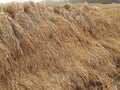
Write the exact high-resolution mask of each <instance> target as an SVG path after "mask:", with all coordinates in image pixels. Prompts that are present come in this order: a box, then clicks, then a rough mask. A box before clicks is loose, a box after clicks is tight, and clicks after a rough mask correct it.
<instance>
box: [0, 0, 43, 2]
mask: <svg viewBox="0 0 120 90" xmlns="http://www.w3.org/2000/svg"><path fill="white" fill-rule="evenodd" d="M12 1H17V2H23V1H34V2H39V1H42V0H0V3H9V2H12Z"/></svg>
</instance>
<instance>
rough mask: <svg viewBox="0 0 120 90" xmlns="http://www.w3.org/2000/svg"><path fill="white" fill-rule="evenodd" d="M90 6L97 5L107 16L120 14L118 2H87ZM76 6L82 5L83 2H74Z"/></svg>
mask: <svg viewBox="0 0 120 90" xmlns="http://www.w3.org/2000/svg"><path fill="white" fill-rule="evenodd" d="M89 5H90V6H97V7H99V8H100V9H101V10H102V11H103V12H105V13H106V14H107V15H109V16H120V4H114V3H113V4H99V3H95V4H89ZM75 6H76V7H78V8H79V7H81V6H84V4H76V5H75Z"/></svg>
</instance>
